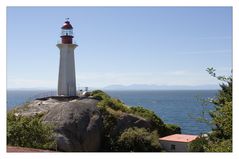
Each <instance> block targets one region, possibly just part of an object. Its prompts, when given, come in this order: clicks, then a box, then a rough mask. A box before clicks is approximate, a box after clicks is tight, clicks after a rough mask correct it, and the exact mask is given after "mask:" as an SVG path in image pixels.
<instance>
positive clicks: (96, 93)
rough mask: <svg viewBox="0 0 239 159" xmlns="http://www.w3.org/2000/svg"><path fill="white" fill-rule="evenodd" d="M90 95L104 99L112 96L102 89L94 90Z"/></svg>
mask: <svg viewBox="0 0 239 159" xmlns="http://www.w3.org/2000/svg"><path fill="white" fill-rule="evenodd" d="M90 95H91V96H93V97H94V98H95V99H97V100H103V99H108V98H110V96H109V95H108V94H106V93H105V92H103V91H101V90H95V91H92V92H91V94H90Z"/></svg>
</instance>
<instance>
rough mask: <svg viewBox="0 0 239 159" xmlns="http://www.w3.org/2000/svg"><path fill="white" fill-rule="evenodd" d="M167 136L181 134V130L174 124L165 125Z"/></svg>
mask: <svg viewBox="0 0 239 159" xmlns="http://www.w3.org/2000/svg"><path fill="white" fill-rule="evenodd" d="M165 125H166V131H167V132H168V133H167V135H171V134H181V128H180V127H179V126H177V125H175V124H165Z"/></svg>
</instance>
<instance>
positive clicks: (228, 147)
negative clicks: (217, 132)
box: [205, 139, 232, 152]
mask: <svg viewBox="0 0 239 159" xmlns="http://www.w3.org/2000/svg"><path fill="white" fill-rule="evenodd" d="M205 150H206V151H208V152H232V140H231V139H228V140H221V141H217V142H212V143H211V142H209V143H208V144H207V146H206V148H205Z"/></svg>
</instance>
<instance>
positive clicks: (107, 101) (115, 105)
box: [98, 98, 129, 112]
mask: <svg viewBox="0 0 239 159" xmlns="http://www.w3.org/2000/svg"><path fill="white" fill-rule="evenodd" d="M98 106H99V107H106V108H111V109H113V110H116V111H117V110H120V111H122V112H128V111H129V107H127V106H125V105H124V103H122V102H121V101H120V100H118V99H114V98H104V99H103V100H101V101H100V102H99V103H98Z"/></svg>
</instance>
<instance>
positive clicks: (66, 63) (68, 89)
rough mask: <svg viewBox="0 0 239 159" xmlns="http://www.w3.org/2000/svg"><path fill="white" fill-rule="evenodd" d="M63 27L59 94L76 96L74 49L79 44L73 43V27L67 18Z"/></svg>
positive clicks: (58, 45) (60, 46)
mask: <svg viewBox="0 0 239 159" xmlns="http://www.w3.org/2000/svg"><path fill="white" fill-rule="evenodd" d="M61 29H62V32H61V43H59V44H57V47H58V48H59V49H60V67H59V76H58V95H59V96H76V77H75V58H74V49H75V48H76V47H77V45H76V44H73V43H72V39H73V37H74V36H73V27H72V25H71V24H70V22H69V21H68V20H67V21H65V23H64V25H63V26H62V27H61Z"/></svg>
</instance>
